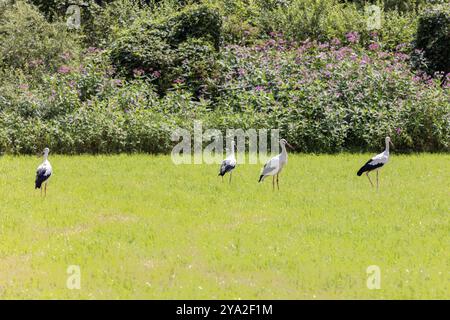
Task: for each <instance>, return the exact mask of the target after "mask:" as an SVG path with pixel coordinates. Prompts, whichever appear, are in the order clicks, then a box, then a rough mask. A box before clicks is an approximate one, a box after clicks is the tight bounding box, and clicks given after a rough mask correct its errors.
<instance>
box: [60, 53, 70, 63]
mask: <svg viewBox="0 0 450 320" xmlns="http://www.w3.org/2000/svg"><path fill="white" fill-rule="evenodd" d="M61 58H62V59H63V60H65V61H67V60H70V52H64V53H63V54H62V55H61Z"/></svg>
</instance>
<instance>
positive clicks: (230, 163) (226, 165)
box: [219, 140, 236, 183]
mask: <svg viewBox="0 0 450 320" xmlns="http://www.w3.org/2000/svg"><path fill="white" fill-rule="evenodd" d="M234 149H235V143H234V140H233V141H231V153H230V155H229V156H228V157H226V159H225V160H223V161H222V164H221V166H220V171H219V176H222V182H223V176H224V175H225V174H226V173H227V172H229V173H230V180H229V183H231V175H232V173H233V170H234V168H236V157H235V156H234Z"/></svg>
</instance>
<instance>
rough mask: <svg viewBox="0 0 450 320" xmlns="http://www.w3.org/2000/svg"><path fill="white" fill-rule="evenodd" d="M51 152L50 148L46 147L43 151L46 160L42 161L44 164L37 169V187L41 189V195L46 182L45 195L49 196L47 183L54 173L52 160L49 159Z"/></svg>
mask: <svg viewBox="0 0 450 320" xmlns="http://www.w3.org/2000/svg"><path fill="white" fill-rule="evenodd" d="M49 152H50V149H49V148H45V149H44V152H43V155H44V162H42V164H41V165H40V166H39V167H38V168H37V171H36V182H35V189H41V196H42V184H44V192H45V196H47V185H48V181H49V179H50V176H51V175H52V172H53V169H52V165H51V164H50V161H48V154H49Z"/></svg>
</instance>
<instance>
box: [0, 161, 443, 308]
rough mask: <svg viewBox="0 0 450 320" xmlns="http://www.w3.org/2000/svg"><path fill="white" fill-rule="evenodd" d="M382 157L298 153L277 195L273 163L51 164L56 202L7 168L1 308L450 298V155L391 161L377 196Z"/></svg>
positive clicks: (16, 165) (2, 199)
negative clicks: (57, 303)
mask: <svg viewBox="0 0 450 320" xmlns="http://www.w3.org/2000/svg"><path fill="white" fill-rule="evenodd" d="M370 156H371V155H369V154H340V155H304V154H297V155H290V156H289V163H288V164H287V167H286V168H285V169H284V171H283V172H282V173H281V175H280V188H281V190H280V191H273V190H272V185H271V180H270V179H266V180H265V181H264V183H262V184H258V183H257V180H258V177H259V172H260V168H261V165H238V167H237V168H236V170H235V171H234V173H233V180H232V183H231V184H228V180H227V179H226V180H225V182H224V183H222V182H221V179H220V177H217V173H218V167H219V166H218V165H179V166H176V165H174V164H173V163H172V161H171V158H170V157H169V156H150V155H119V156H52V155H50V159H49V160H50V161H51V162H52V165H53V170H54V176H53V177H52V179H51V181H50V183H49V189H48V195H47V197H46V198H41V196H40V193H39V191H38V190H34V175H35V169H36V167H37V166H38V165H39V164H40V162H41V159H39V158H37V157H11V156H4V157H1V158H0V173H1V174H0V298H2V299H15V298H18V299H24V298H32V299H39V298H42V299H53V298H55V299H80V298H81V299H106V298H108V299H109V298H111V299H119V298H120V299H315V298H316V299H335V298H337V299H350V298H356V299H365V298H368V299H386V298H388V299H409V298H410V299H419V298H420V299H422V298H438V299H445V298H446V299H448V298H450V282H449V270H450V254H449V253H450V250H449V244H450V219H449V218H450V216H449V212H450V197H449V193H450V155H448V154H418V155H396V154H395V153H394V154H392V155H391V159H390V163H388V164H387V165H386V166H385V167H384V168H382V170H381V171H380V173H381V175H380V190H379V191H378V192H377V191H376V190H374V189H372V188H371V187H370V184H369V182H368V180H367V178H366V177H365V176H362V177H357V176H356V171H357V170H358V169H359V167H360V166H361V165H363V164H364V163H365V161H366V160H368V159H369V157H370ZM373 181H375V175H373ZM70 265H76V266H79V267H80V272H81V280H80V284H81V287H80V289H79V290H77V289H72V290H70V289H68V288H67V284H66V283H67V279H68V277H70V274H68V272H67V269H68V267H69V266H70ZM372 265H375V266H378V267H379V268H380V272H381V274H380V275H381V283H380V285H381V288H380V289H373V290H370V289H368V287H367V279H368V277H369V275H368V274H367V272H366V270H367V268H368V267H369V266H372Z"/></svg>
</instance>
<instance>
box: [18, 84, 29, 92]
mask: <svg viewBox="0 0 450 320" xmlns="http://www.w3.org/2000/svg"><path fill="white" fill-rule="evenodd" d="M19 89H22V90H28V85H27V84H25V83H22V84H20V85H19Z"/></svg>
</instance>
